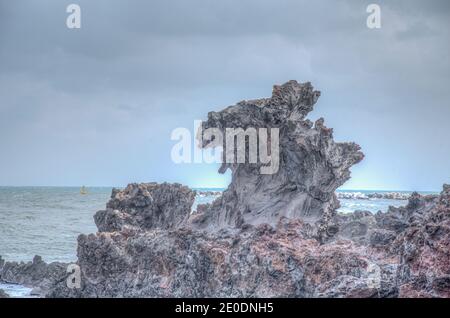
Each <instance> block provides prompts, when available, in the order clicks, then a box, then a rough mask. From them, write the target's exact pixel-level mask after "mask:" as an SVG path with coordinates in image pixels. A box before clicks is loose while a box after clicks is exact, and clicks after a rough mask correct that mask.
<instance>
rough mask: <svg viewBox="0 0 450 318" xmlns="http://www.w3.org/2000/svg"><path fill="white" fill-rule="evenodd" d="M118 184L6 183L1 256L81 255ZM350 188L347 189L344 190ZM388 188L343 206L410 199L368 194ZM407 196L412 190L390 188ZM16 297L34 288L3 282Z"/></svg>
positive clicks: (209, 197) (0, 204) (212, 192)
mask: <svg viewBox="0 0 450 318" xmlns="http://www.w3.org/2000/svg"><path fill="white" fill-rule="evenodd" d="M111 190H112V188H108V187H88V188H87V192H88V193H87V194H85V195H82V194H80V188H79V187H0V256H1V257H2V258H3V259H4V260H6V261H18V262H20V261H24V262H28V261H31V260H32V259H33V256H34V255H41V256H42V258H43V259H44V260H45V261H46V262H53V261H61V262H73V261H76V259H77V258H76V248H77V237H78V235H80V234H82V233H84V234H89V233H95V232H96V231H97V228H96V226H95V223H94V220H93V216H94V214H95V212H96V211H98V210H101V209H104V208H105V206H106V202H107V201H108V200H109V198H110V195H111ZM196 190H199V192H200V193H201V194H199V195H198V196H197V197H196V200H195V203H194V206H193V209H195V208H196V206H197V204H199V203H208V202H212V201H213V200H214V199H215V198H217V196H218V193H219V192H221V191H223V190H224V189H211V188H202V189H196ZM343 192H344V190H343ZM375 192H376V193H383V192H386V191H360V190H350V191H347V190H345V194H347V196H346V197H350V198H346V199H340V202H341V208H340V209H339V211H340V212H343V213H349V212H353V211H355V210H368V211H371V212H373V213H376V212H377V211H382V212H385V211H386V210H387V209H388V207H389V206H402V205H405V204H406V202H407V201H406V200H398V199H386V198H368V197H367V195H369V194H370V193H375ZM390 192H395V193H398V194H402V195H403V196H408V195H409V194H410V192H405V191H390ZM0 289H3V290H5V292H7V293H8V294H10V296H12V297H26V296H29V292H30V289H29V288H26V287H24V286H19V285H13V284H2V283H1V282H0Z"/></svg>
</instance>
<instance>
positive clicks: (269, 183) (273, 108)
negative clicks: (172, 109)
mask: <svg viewBox="0 0 450 318" xmlns="http://www.w3.org/2000/svg"><path fill="white" fill-rule="evenodd" d="M319 96H320V92H319V91H315V90H314V89H313V87H312V85H311V84H310V83H298V82H296V81H289V82H287V83H285V84H283V85H275V86H274V88H273V92H272V97H271V98H263V99H258V100H250V101H242V102H240V103H238V104H237V105H234V106H230V107H227V108H225V109H224V110H222V111H220V112H210V113H209V114H208V120H207V121H206V122H204V123H203V131H205V130H206V129H208V128H217V129H219V130H220V131H221V132H222V135H225V134H226V130H227V129H229V128H242V129H243V130H247V129H248V128H250V129H252V128H253V129H260V128H266V129H268V130H270V129H272V128H277V129H279V165H278V171H277V172H276V173H273V174H263V173H261V166H264V164H262V163H260V162H257V163H250V162H248V158H247V160H246V163H245V164H241V163H230V162H227V160H226V155H225V154H226V151H227V146H229V145H228V144H227V143H226V138H223V143H222V147H223V149H224V151H223V156H224V160H223V162H224V163H223V164H222V166H221V167H220V169H219V172H220V173H224V172H225V171H226V170H227V169H230V170H231V173H232V181H231V184H230V185H229V187H228V189H227V190H226V191H225V192H224V194H223V195H222V196H221V197H219V198H218V199H217V200H216V201H215V202H213V204H212V205H211V206H208V207H204V208H203V210H204V216H203V218H201V217H199V218H198V219H197V224H200V225H204V227H206V228H208V227H209V228H212V229H213V230H215V229H217V228H218V227H229V226H232V227H240V226H242V225H243V224H245V223H247V224H253V225H257V224H262V223H267V224H271V225H275V224H276V223H277V222H278V220H279V219H280V218H281V217H283V216H284V217H288V218H300V219H302V220H303V221H304V222H307V223H309V224H311V225H313V231H314V232H315V234H316V235H317V236H319V237H320V236H323V235H324V234H325V233H324V232H325V230H326V227H327V225H328V222H329V220H330V219H331V217H332V216H333V215H334V213H335V210H336V208H338V207H339V202H338V200H337V198H336V195H335V190H336V189H337V188H338V187H339V186H341V185H342V184H344V182H345V181H347V180H348V179H349V178H350V170H349V169H350V167H351V166H352V165H354V164H355V163H358V162H359V161H361V160H362V159H363V157H364V155H363V153H362V152H361V151H359V150H360V147H359V146H358V145H357V144H355V143H353V142H350V143H337V142H334V140H333V130H332V129H330V128H327V127H326V126H325V125H324V120H323V118H320V119H318V120H317V121H316V122H315V123H313V122H311V121H310V120H309V119H306V118H305V117H306V116H307V115H308V113H310V112H311V111H312V110H313V106H314V104H315V103H316V102H317V100H318V98H319ZM268 134H269V133H268ZM197 139H198V140H199V141H201V145H202V146H203V147H205V148H208V147H209V146H210V145H211V144H213V145H214V146H217V144H216V143H213V140H211V139H208V138H205V136H204V135H203V134H201V133H199V134H198V135H197ZM269 141H272V136H270V139H269ZM269 144H270V142H269ZM233 146H234V145H233ZM260 147H261V146H260ZM248 148H249V145H248V144H247V145H246V149H247V150H248ZM268 148H270V147H269V146H268ZM230 151H233V148H232V149H231V150H230ZM259 151H261V149H259ZM235 152H237V149H236V150H235Z"/></svg>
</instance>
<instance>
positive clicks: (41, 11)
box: [0, 0, 450, 190]
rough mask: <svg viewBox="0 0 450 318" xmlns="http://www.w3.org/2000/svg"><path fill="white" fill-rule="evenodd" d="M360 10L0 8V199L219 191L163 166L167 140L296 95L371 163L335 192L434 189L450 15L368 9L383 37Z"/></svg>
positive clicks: (111, 4) (207, 174)
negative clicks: (122, 187) (301, 90)
mask: <svg viewBox="0 0 450 318" xmlns="http://www.w3.org/2000/svg"><path fill="white" fill-rule="evenodd" d="M72 2H76V3H78V4H80V6H81V8H82V28H81V29H80V30H69V29H67V28H66V27H65V19H66V17H67V13H66V12H65V8H66V6H67V5H68V4H69V3H72ZM369 3H371V2H370V1H351V0H348V1H339V2H337V1H298V0H295V1H294V0H292V1H289V0H281V1H261V0H258V1H257V0H248V1H221V2H219V1H206V0H192V1H182V0H177V1H173V0H172V1H139V0H133V1H126V2H125V1H110V0H109V1H106V0H96V1H87V0H79V1H56V0H53V1H50V0H45V1H7V0H0V41H1V46H0V147H1V149H2V156H1V158H0V184H5V185H8V184H15V185H21V184H33V185H36V184H55V185H65V184H80V183H86V184H123V183H126V182H128V181H149V180H156V181H161V180H168V181H180V182H183V183H188V184H191V185H206V186H208V185H214V184H218V183H220V182H221V181H220V177H217V176H216V175H215V173H214V167H205V166H176V165H174V164H172V163H171V161H170V148H171V146H172V144H173V143H172V142H171V141H170V138H169V136H170V131H171V130H172V129H173V128H175V127H179V126H186V127H190V126H191V125H192V121H193V120H194V119H198V118H205V116H206V113H207V112H208V111H210V110H211V109H220V108H222V107H223V106H226V105H229V104H233V103H235V102H237V101H239V100H242V99H250V98H255V97H260V96H267V95H269V94H270V90H271V86H272V84H274V83H282V82H285V81H287V80H289V79H297V80H300V81H311V82H312V83H313V84H314V85H315V87H317V89H320V90H321V91H322V93H323V95H322V97H321V99H320V100H319V103H318V104H317V106H316V110H315V111H314V113H313V114H312V115H311V116H312V117H313V118H315V117H318V116H324V117H325V118H326V121H327V125H328V126H330V127H333V128H334V129H335V135H336V138H337V139H339V140H355V141H357V142H358V143H360V144H361V145H362V147H363V150H364V151H365V153H366V154H367V157H366V160H365V161H364V163H362V164H360V165H359V166H358V167H356V168H355V169H354V173H353V179H352V180H351V181H350V182H349V183H348V184H346V185H345V187H347V188H360V187H366V188H399V189H400V188H403V189H424V190H426V189H438V188H439V187H440V185H441V184H442V183H443V182H445V181H447V182H448V181H449V177H450V165H449V164H448V162H447V161H448V160H447V159H446V158H448V157H450V143H449V142H448V138H446V136H448V135H450V126H449V125H448V118H450V105H449V100H450V99H449V98H450V93H449V91H448V89H447V87H448V86H449V82H450V75H449V74H450V62H449V58H448V52H449V44H448V38H450V37H449V30H450V28H449V21H448V14H449V13H450V5H449V2H448V1H438V0H435V1H428V2H425V1H406V0H396V1H377V3H379V4H380V5H381V7H382V28H381V29H380V30H369V29H367V28H366V26H365V20H366V17H367V13H366V11H365V9H366V6H367V5H368V4H369ZM446 139H447V140H446ZM199 179H200V180H199ZM222 182H223V181H222Z"/></svg>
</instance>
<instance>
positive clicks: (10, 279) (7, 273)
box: [0, 255, 67, 294]
mask: <svg viewBox="0 0 450 318" xmlns="http://www.w3.org/2000/svg"><path fill="white" fill-rule="evenodd" d="M66 269H67V264H65V263H59V262H54V263H50V264H47V263H45V262H44V261H43V260H42V258H41V257H40V256H38V255H36V256H35V257H34V258H33V261H32V262H27V263H25V262H20V263H18V262H5V261H4V260H2V258H1V257H0V281H2V282H6V283H12V284H20V285H24V286H30V287H39V288H40V289H41V290H42V291H43V294H44V293H45V291H46V290H48V289H49V288H50V286H54V285H55V284H56V282H58V281H61V280H64V279H65V277H66Z"/></svg>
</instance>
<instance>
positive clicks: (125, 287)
mask: <svg viewBox="0 0 450 318" xmlns="http://www.w3.org/2000/svg"><path fill="white" fill-rule="evenodd" d="M318 96H319V93H318V92H315V91H314V90H313V89H312V87H311V85H310V84H309V83H306V84H298V83H297V82H293V81H291V82H288V83H287V84H285V85H282V86H276V87H275V88H274V92H273V95H272V97H271V98H269V99H262V100H257V101H247V102H241V103H239V104H238V105H236V106H231V107H229V108H227V109H225V110H224V111H222V112H219V113H210V114H209V116H208V121H207V122H206V123H205V127H203V128H207V127H212V126H218V127H219V128H220V129H222V130H223V129H224V128H226V127H237V126H243V128H247V127H250V126H254V127H270V126H276V127H277V128H279V129H280V166H279V170H278V172H277V173H276V174H273V175H261V174H260V173H259V172H258V168H259V167H260V166H261V165H260V164H258V163H255V164H254V163H241V164H230V163H226V164H224V165H223V166H222V168H221V170H220V171H222V172H223V171H224V169H228V168H230V169H231V171H232V174H233V179H232V183H231V184H230V186H229V188H228V189H227V190H226V191H225V192H224V194H223V195H222V196H221V197H219V198H218V199H216V200H215V201H214V203H213V204H211V205H199V206H198V208H197V211H195V212H194V213H192V212H191V207H192V204H193V201H194V196H195V193H194V192H193V191H191V190H190V189H188V188H187V187H184V186H181V185H179V184H166V183H164V184H156V183H149V184H130V185H129V186H128V187H127V188H125V189H124V190H113V192H112V195H111V200H110V201H109V202H108V204H107V209H106V210H103V211H99V212H97V214H96V215H95V222H96V224H97V227H98V230H99V232H98V233H96V234H89V235H84V234H83V235H80V236H79V237H78V251H77V252H78V261H77V265H78V266H79V268H80V273H81V281H80V283H81V286H80V288H69V287H68V286H67V284H66V279H65V278H66V277H67V275H68V274H67V273H65V267H64V272H62V268H61V267H60V265H58V264H57V265H52V264H49V265H46V264H45V263H44V264H43V262H42V260H40V259H39V258H35V260H34V261H33V263H28V264H23V263H22V264H17V263H5V262H3V261H2V260H1V259H0V280H1V279H5V280H8V281H10V282H15V283H23V284H26V285H32V286H36V285H37V286H45V291H46V296H47V297H450V186H448V185H445V186H444V189H443V191H442V193H441V194H440V195H431V196H421V195H419V194H417V193H414V194H413V195H411V197H410V198H409V201H408V204H407V205H406V206H405V207H401V208H394V207H392V208H390V209H389V211H388V212H386V213H377V214H372V213H370V212H367V211H356V212H354V213H351V214H345V215H344V214H337V213H336V207H337V206H338V201H337V199H336V196H335V194H334V191H335V189H336V188H337V187H338V186H339V185H341V184H342V183H343V182H344V181H345V180H347V179H348V178H349V175H350V172H349V168H350V167H351V166H352V165H353V164H354V163H356V162H358V161H359V160H361V159H362V156H363V155H362V153H361V152H359V147H358V146H357V145H356V144H353V143H342V144H341V143H335V142H334V141H333V140H332V132H331V129H328V128H325V127H324V126H323V120H319V121H317V122H316V124H315V125H313V124H312V123H311V122H309V121H308V120H307V119H305V116H306V114H307V113H308V112H310V111H311V110H312V107H313V104H314V103H315V102H316V101H317V97H318ZM210 142H211V141H208V140H204V142H203V143H202V145H203V146H205V147H208V145H210ZM34 273H40V276H39V278H38V277H37V276H36V275H35V274H34ZM43 281H44V283H43Z"/></svg>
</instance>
